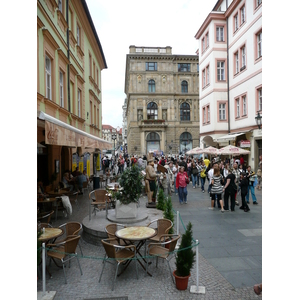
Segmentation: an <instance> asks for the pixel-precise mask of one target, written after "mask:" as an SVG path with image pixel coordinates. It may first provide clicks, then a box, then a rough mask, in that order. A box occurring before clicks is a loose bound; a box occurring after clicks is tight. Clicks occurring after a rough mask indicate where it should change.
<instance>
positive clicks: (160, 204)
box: [156, 189, 166, 210]
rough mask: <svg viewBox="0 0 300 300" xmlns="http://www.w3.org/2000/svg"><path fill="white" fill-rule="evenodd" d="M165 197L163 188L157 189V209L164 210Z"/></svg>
mask: <svg viewBox="0 0 300 300" xmlns="http://www.w3.org/2000/svg"><path fill="white" fill-rule="evenodd" d="M165 199H166V197H165V194H164V190H163V189H159V192H158V196H157V205H156V208H157V209H159V210H164V209H165V203H166V200H165Z"/></svg>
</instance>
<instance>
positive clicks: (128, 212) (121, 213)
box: [115, 200, 138, 219]
mask: <svg viewBox="0 0 300 300" xmlns="http://www.w3.org/2000/svg"><path fill="white" fill-rule="evenodd" d="M115 211H116V218H117V219H134V218H136V217H137V213H138V208H137V203H129V204H121V203H120V200H117V201H116V209H115Z"/></svg>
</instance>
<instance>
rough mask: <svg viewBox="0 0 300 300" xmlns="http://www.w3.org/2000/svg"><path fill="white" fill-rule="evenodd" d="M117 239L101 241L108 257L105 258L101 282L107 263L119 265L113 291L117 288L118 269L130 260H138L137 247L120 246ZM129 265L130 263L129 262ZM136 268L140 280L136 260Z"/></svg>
mask: <svg viewBox="0 0 300 300" xmlns="http://www.w3.org/2000/svg"><path fill="white" fill-rule="evenodd" d="M117 241H118V240H117V239H105V240H101V242H102V244H103V247H104V249H105V252H106V257H105V258H104V262H103V268H102V271H101V274H100V278H99V282H100V281H101V277H102V274H103V271H104V268H105V264H106V262H112V263H113V262H115V263H117V269H116V272H115V278H114V282H113V286H112V291H113V290H114V287H115V281H116V278H117V275H118V268H119V265H120V264H121V263H124V262H126V261H128V260H129V259H132V258H136V247H135V245H128V246H118V245H116V244H115V242H117ZM128 263H129V262H128ZM135 268H136V278H137V279H138V269H137V259H135Z"/></svg>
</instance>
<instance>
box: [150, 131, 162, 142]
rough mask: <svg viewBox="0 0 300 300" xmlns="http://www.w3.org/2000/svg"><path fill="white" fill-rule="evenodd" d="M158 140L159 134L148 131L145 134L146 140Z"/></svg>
mask: <svg viewBox="0 0 300 300" xmlns="http://www.w3.org/2000/svg"><path fill="white" fill-rule="evenodd" d="M159 140H160V138H159V135H158V134H157V133H156V132H150V133H149V134H148V135H147V142H154V141H156V142H157V141H159Z"/></svg>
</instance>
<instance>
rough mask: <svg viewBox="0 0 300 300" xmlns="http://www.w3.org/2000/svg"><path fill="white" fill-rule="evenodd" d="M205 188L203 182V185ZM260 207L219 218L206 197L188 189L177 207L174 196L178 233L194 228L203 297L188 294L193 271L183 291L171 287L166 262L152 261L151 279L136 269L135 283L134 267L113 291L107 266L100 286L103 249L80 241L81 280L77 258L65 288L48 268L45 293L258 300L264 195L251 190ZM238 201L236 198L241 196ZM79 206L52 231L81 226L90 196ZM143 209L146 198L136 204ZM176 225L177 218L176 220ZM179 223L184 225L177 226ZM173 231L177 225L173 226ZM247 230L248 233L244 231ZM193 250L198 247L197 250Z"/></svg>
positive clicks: (69, 299) (58, 272)
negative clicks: (189, 225) (66, 225)
mask: <svg viewBox="0 0 300 300" xmlns="http://www.w3.org/2000/svg"><path fill="white" fill-rule="evenodd" d="M205 189H207V183H206V186H205ZM255 193H256V196H257V199H258V202H259V204H258V205H253V204H252V199H251V197H250V205H249V206H250V209H251V211H250V212H249V213H245V212H243V211H242V210H239V209H238V207H236V210H235V212H224V213H221V212H220V210H219V209H217V208H215V209H214V210H210V209H208V207H209V206H210V199H209V195H208V193H207V192H205V193H202V192H201V189H200V188H196V189H193V188H192V185H191V184H190V185H189V186H188V204H186V205H185V204H184V205H179V201H178V196H176V195H175V194H173V195H172V202H173V208H174V210H176V211H177V210H178V211H179V212H180V216H181V219H180V232H181V233H183V232H184V226H185V227H186V225H187V223H188V221H191V222H192V224H193V233H194V234H193V236H194V239H198V241H199V263H198V268H199V286H204V287H205V294H192V293H190V286H191V285H197V283H196V279H197V277H196V266H194V268H193V269H192V272H191V277H190V279H189V286H188V289H187V290H186V291H179V290H177V289H176V287H175V285H174V284H173V282H172V278H171V276H170V272H169V270H168V266H167V263H166V262H163V261H162V260H159V263H158V268H156V267H155V260H153V263H152V264H151V265H150V267H149V272H151V273H152V274H153V276H152V277H150V276H149V275H146V272H145V271H144V270H143V269H142V267H141V266H140V265H139V264H138V273H139V278H138V280H137V279H136V273H135V264H134V263H131V264H130V265H129V267H128V268H127V270H126V271H125V272H124V273H123V274H121V275H120V276H119V277H117V279H116V283H115V289H114V291H112V290H111V288H112V283H113V279H114V274H115V269H116V268H115V265H112V264H106V267H105V270H104V273H103V276H102V279H101V282H100V283H99V282H98V280H99V276H100V272H101V270H102V267H103V263H102V261H103V257H104V254H105V251H104V249H103V247H102V246H95V245H92V244H89V243H87V242H86V241H84V240H83V239H81V247H82V250H83V256H81V255H80V250H79V248H77V251H78V255H79V259H80V264H81V268H82V271H83V275H82V276H81V275H80V270H79V268H78V265H77V262H76V260H75V259H73V260H72V262H71V267H70V268H68V267H67V268H66V274H67V280H68V283H67V284H65V283H64V274H63V270H62V269H59V268H57V267H56V266H55V264H54V263H52V264H51V266H50V268H49V270H50V272H51V273H52V278H49V276H48V275H47V281H46V290H47V291H56V296H55V300H58V299H65V300H75V299H78V300H79V299H89V298H91V299H93V298H94V299H95V298H100V299H101V298H105V297H107V298H109V297H125V296H128V299H129V300H135V299H162V300H165V299H170V300H171V299H172V300H173V299H184V300H186V299H220V300H224V299H230V300H231V299H260V298H261V297H262V296H257V295H256V294H255V293H254V292H253V285H254V284H256V283H260V282H261V281H262V275H261V273H262V272H261V270H262V258H261V257H262V241H261V229H262V192H261V191H258V190H256V191H255ZM239 199H240V197H239ZM78 202H79V204H78V207H76V206H75V205H74V206H73V213H72V216H70V217H69V219H67V218H65V217H64V216H63V215H62V214H60V215H59V216H58V219H57V221H54V220H53V221H52V225H53V226H59V225H60V224H63V223H65V222H66V221H78V222H82V220H83V218H85V217H86V216H87V215H88V205H89V199H88V193H87V192H86V193H85V194H84V195H80V196H79V197H78ZM140 202H141V205H145V203H146V197H145V196H143V197H141V199H140ZM175 220H176V216H175ZM181 220H182V222H183V224H184V225H182V224H181ZM175 230H176V222H175ZM247 230H249V231H247ZM195 249H196V248H195ZM170 264H171V270H174V269H175V260H174V259H172V260H171V263H170ZM37 291H42V277H41V276H39V279H38V282H37Z"/></svg>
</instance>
